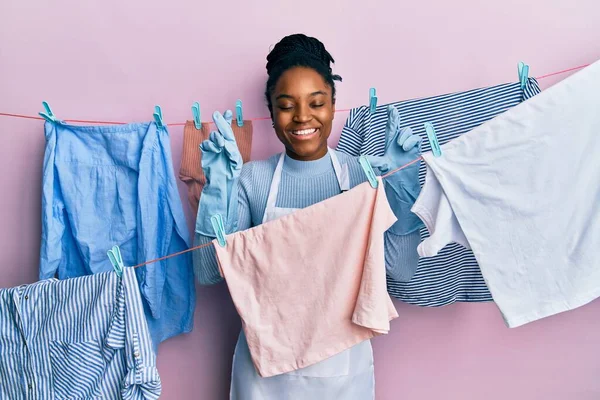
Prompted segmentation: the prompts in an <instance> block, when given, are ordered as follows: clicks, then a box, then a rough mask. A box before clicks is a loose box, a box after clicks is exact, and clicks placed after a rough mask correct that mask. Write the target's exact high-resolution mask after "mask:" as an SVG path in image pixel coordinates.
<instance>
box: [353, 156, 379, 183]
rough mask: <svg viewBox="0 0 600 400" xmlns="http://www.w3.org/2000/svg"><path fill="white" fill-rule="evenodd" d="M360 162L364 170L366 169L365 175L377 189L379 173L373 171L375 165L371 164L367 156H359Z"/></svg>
mask: <svg viewBox="0 0 600 400" xmlns="http://www.w3.org/2000/svg"><path fill="white" fill-rule="evenodd" d="M358 163H359V164H360V166H361V167H362V169H363V171H365V175H367V179H368V180H369V183H370V184H371V187H372V188H373V189H376V188H377V186H378V184H379V182H377V175H375V171H373V167H372V166H371V163H370V162H369V160H367V157H365V156H360V157H358Z"/></svg>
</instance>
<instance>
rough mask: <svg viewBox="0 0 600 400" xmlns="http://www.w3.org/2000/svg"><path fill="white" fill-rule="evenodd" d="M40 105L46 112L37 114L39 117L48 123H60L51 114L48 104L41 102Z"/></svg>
mask: <svg viewBox="0 0 600 400" xmlns="http://www.w3.org/2000/svg"><path fill="white" fill-rule="evenodd" d="M42 105H43V106H44V109H45V110H46V112H41V113H38V114H39V115H40V117H42V118H44V119H45V120H46V121H48V122H62V121H60V120H59V119H57V118H56V117H55V116H54V113H53V112H52V109H51V108H50V105H49V104H48V102H46V101H42Z"/></svg>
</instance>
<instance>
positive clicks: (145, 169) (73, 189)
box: [40, 122, 195, 345]
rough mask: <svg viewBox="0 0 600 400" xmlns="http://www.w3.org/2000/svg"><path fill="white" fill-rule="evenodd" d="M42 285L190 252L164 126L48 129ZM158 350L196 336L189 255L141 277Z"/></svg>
mask: <svg viewBox="0 0 600 400" xmlns="http://www.w3.org/2000/svg"><path fill="white" fill-rule="evenodd" d="M45 132H46V152H45V156H44V171H43V189H42V243H41V255H40V279H47V278H52V277H54V276H55V275H57V277H58V278H59V279H66V278H73V277H77V276H82V275H89V274H96V273H99V272H105V271H112V266H111V264H110V262H109V259H108V257H107V255H106V252H107V250H108V249H110V248H112V247H113V246H114V245H118V246H119V247H120V248H121V252H122V255H123V258H124V262H125V265H135V264H138V263H141V262H144V261H146V260H151V259H155V258H159V257H162V256H164V255H166V254H171V253H175V252H178V251H182V250H185V249H187V248H188V247H189V246H188V240H189V233H188V229H187V225H186V222H185V216H184V214H183V209H182V206H181V199H180V197H179V192H178V190H177V184H176V180H175V175H174V172H173V165H172V161H171V148H170V144H169V134H168V132H167V129H166V128H157V125H156V124H155V123H140V124H128V125H119V126H74V125H68V124H64V123H50V122H47V123H46V125H45ZM136 273H137V277H138V281H139V284H140V289H141V292H142V295H143V297H144V300H145V301H144V309H145V311H146V315H147V317H148V325H149V327H150V332H151V334H152V338H153V340H154V343H155V345H158V343H160V342H161V341H163V340H165V339H168V338H169V337H171V336H174V335H177V334H180V333H184V332H190V331H191V329H192V325H193V313H194V307H195V288H194V278H193V268H192V263H191V257H190V256H189V255H188V254H184V255H181V256H179V257H173V258H169V259H166V260H162V261H159V262H156V263H153V264H150V265H147V266H144V267H143V268H138V269H137V270H136Z"/></svg>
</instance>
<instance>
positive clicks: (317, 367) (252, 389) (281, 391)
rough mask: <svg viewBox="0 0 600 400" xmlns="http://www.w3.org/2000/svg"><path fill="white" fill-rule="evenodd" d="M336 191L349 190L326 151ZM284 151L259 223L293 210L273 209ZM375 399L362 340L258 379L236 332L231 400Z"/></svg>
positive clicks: (342, 173) (369, 361) (243, 341)
mask: <svg viewBox="0 0 600 400" xmlns="http://www.w3.org/2000/svg"><path fill="white" fill-rule="evenodd" d="M328 152H329V156H330V158H331V163H332V164H333V169H334V171H335V176H336V178H337V181H338V184H339V185H340V191H342V192H343V191H346V190H349V189H350V180H349V176H348V170H347V168H346V165H345V164H344V166H343V167H344V168H342V166H341V165H340V163H339V161H338V158H337V156H336V155H335V152H334V151H333V150H331V149H328ZM284 159H285V152H284V153H282V154H281V156H280V157H279V162H278V163H277V167H276V168H275V174H274V175H273V181H272V182H271V188H270V190H269V195H268V197H267V206H266V208H265V213H264V216H263V221H262V223H265V222H268V221H272V220H274V219H277V218H280V217H283V216H284V215H288V214H291V213H293V212H294V211H296V210H297V209H296V208H278V207H275V204H276V202H277V194H278V193H279V184H280V183H281V172H282V170H283V161H284ZM374 398H375V374H374V367H373V349H372V348H371V342H370V341H369V340H366V341H364V342H361V343H359V344H358V345H356V346H354V347H352V348H350V349H348V350H345V351H343V352H342V353H339V354H336V355H335V356H332V357H330V358H328V359H326V360H323V361H321V362H319V363H317V364H313V365H310V366H308V367H305V368H301V369H298V370H295V371H291V372H288V373H285V374H281V375H276V376H273V377H269V378H261V377H260V376H259V375H258V373H257V372H256V368H255V367H254V364H253V363H252V358H251V356H250V351H249V349H248V343H247V342H246V336H245V335H244V331H242V332H241V333H240V336H239V339H238V342H237V345H236V347H235V353H234V355H233V368H232V372H231V390H230V399H231V400H304V399H308V400H330V399H331V400H334V399H344V400H371V399H374Z"/></svg>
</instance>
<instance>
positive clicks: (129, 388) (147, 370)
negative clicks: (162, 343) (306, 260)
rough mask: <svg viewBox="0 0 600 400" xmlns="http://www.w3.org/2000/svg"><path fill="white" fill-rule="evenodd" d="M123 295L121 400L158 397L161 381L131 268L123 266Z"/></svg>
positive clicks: (141, 399)
mask: <svg viewBox="0 0 600 400" xmlns="http://www.w3.org/2000/svg"><path fill="white" fill-rule="evenodd" d="M122 295H123V296H124V302H123V304H124V311H125V359H126V374H125V378H124V379H123V383H122V385H121V395H122V396H123V399H124V400H145V399H158V398H159V396H160V394H161V391H162V384H161V381H160V376H159V374H158V370H157V369H156V354H155V353H154V348H153V346H152V338H151V337H150V332H149V330H148V325H147V323H146V319H145V316H144V308H143V306H142V298H141V296H140V292H139V289H138V283H137V280H136V278H135V270H134V269H133V268H125V270H124V271H123V285H122Z"/></svg>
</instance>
